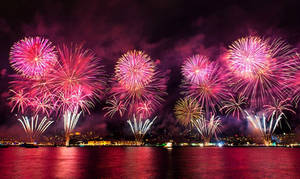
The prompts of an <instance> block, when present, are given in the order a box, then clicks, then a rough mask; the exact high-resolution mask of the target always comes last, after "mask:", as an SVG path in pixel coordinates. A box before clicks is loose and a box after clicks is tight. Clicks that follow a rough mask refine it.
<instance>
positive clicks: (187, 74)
mask: <svg viewBox="0 0 300 179" xmlns="http://www.w3.org/2000/svg"><path fill="white" fill-rule="evenodd" d="M210 66H211V65H210V63H209V61H208V58H207V57H205V56H201V55H194V56H192V57H189V58H188V59H186V60H185V62H184V64H183V66H182V73H183V76H184V78H185V80H187V81H189V82H192V83H196V84H199V83H200V82H202V81H205V80H206V79H207V77H208V75H209V73H210V72H209V71H210V70H211V69H210V68H211V67H210Z"/></svg>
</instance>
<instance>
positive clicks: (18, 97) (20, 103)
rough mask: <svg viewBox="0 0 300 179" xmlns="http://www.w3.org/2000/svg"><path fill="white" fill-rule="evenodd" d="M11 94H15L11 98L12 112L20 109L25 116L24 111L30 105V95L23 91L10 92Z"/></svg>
mask: <svg viewBox="0 0 300 179" xmlns="http://www.w3.org/2000/svg"><path fill="white" fill-rule="evenodd" d="M10 92H12V93H13V96H12V97H10V101H11V102H12V103H13V107H12V109H11V112H13V111H14V109H15V108H16V107H18V111H21V113H22V114H24V111H25V109H26V108H27V106H28V104H29V98H28V94H26V93H24V91H23V90H19V91H14V90H10Z"/></svg>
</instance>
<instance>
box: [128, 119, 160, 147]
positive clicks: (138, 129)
mask: <svg viewBox="0 0 300 179" xmlns="http://www.w3.org/2000/svg"><path fill="white" fill-rule="evenodd" d="M155 119H156V117H155V118H153V119H152V121H151V120H150V119H146V120H145V122H143V121H142V120H141V118H139V120H137V119H136V117H135V115H133V121H130V120H127V123H128V124H129V125H130V128H131V131H132V133H133V135H134V137H135V140H136V143H137V144H141V143H142V140H143V138H144V136H145V134H146V133H147V132H148V130H149V129H150V127H151V126H152V124H153V122H154V121H155Z"/></svg>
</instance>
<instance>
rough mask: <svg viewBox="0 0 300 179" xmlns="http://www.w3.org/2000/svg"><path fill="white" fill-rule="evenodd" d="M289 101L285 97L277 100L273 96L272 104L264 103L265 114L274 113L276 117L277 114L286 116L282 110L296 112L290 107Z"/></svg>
mask: <svg viewBox="0 0 300 179" xmlns="http://www.w3.org/2000/svg"><path fill="white" fill-rule="evenodd" d="M289 101H290V99H289V98H288V99H285V100H278V99H275V98H273V103H272V104H267V105H264V108H265V112H266V115H267V116H269V117H271V116H272V115H273V113H274V115H275V118H278V117H279V115H281V114H282V115H283V116H284V117H286V116H285V114H284V112H287V111H289V112H292V113H294V114H296V112H295V111H294V110H293V109H292V108H293V105H291V104H290V103H289Z"/></svg>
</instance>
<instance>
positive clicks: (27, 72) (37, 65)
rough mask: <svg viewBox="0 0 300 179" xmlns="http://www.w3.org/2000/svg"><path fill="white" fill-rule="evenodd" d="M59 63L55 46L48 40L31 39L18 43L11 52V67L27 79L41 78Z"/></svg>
mask: <svg viewBox="0 0 300 179" xmlns="http://www.w3.org/2000/svg"><path fill="white" fill-rule="evenodd" d="M56 62H57V56H56V51H55V46H54V45H52V43H51V42H50V41H49V40H48V39H44V38H41V37H29V38H24V39H22V40H20V41H19V42H16V43H15V44H14V45H13V46H12V48H11V51H10V63H11V66H12V67H13V68H14V69H15V70H16V71H17V72H18V73H20V74H21V75H23V76H25V77H27V78H39V77H41V76H43V75H45V73H47V72H48V71H49V70H50V69H52V67H53V66H54V65H55V63H56Z"/></svg>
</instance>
